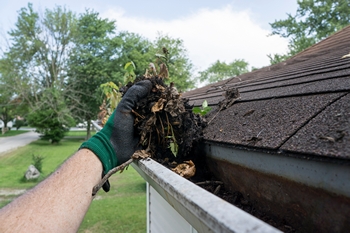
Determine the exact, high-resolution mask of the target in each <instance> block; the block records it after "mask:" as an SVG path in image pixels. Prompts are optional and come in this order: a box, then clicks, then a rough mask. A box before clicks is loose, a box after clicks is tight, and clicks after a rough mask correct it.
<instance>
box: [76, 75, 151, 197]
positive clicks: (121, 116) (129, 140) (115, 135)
mask: <svg viewBox="0 0 350 233" xmlns="http://www.w3.org/2000/svg"><path fill="white" fill-rule="evenodd" d="M151 89H152V83H151V82H150V81H148V80H143V81H140V82H138V83H136V84H134V85H133V86H132V87H130V89H129V90H128V91H127V92H126V94H125V95H124V96H123V98H122V100H121V101H120V103H119V104H118V106H117V108H116V110H115V111H114V112H113V114H112V115H111V116H110V117H109V119H108V121H107V123H106V124H105V125H104V127H103V128H102V130H101V131H99V132H98V133H96V134H95V135H94V136H92V137H91V138H90V139H89V140H87V141H86V142H84V143H83V144H82V145H81V146H80V149H81V148H87V149H89V150H91V151H92V152H94V154H96V156H97V157H98V158H99V159H100V161H101V162H102V165H103V174H102V175H103V176H104V175H106V174H107V173H108V171H109V170H111V169H113V168H114V167H116V166H118V165H120V164H122V163H124V162H126V161H127V160H129V159H130V157H131V156H132V154H133V153H134V152H135V150H136V147H137V144H138V141H139V137H138V136H137V135H135V134H134V118H135V117H134V115H133V113H132V112H131V110H132V109H133V108H134V107H135V105H136V103H137V102H138V101H139V100H140V99H142V98H144V97H146V96H147V94H148V93H149V92H150V91H151ZM103 189H104V190H105V191H106V192H108V191H109V182H108V181H107V182H106V183H105V184H104V186H103Z"/></svg>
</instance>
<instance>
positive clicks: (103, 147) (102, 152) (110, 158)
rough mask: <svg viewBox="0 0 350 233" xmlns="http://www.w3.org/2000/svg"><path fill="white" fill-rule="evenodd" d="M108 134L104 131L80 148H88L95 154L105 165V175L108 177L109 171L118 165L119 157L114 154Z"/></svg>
mask: <svg viewBox="0 0 350 233" xmlns="http://www.w3.org/2000/svg"><path fill="white" fill-rule="evenodd" d="M105 131H107V132H105ZM106 133H107V134H108V133H109V130H104V129H102V130H101V131H100V132H98V133H96V134H95V135H94V136H92V137H91V138H90V139H89V140H87V141H86V142H84V143H83V144H82V145H81V146H80V148H79V149H82V148H86V149H89V150H91V151H92V152H94V154H95V155H96V156H97V157H98V158H99V159H100V161H101V163H102V165H103V174H104V175H106V174H107V173H108V171H109V170H111V169H113V168H114V167H116V166H117V164H118V160H117V156H116V154H115V152H114V149H113V146H112V144H111V143H110V141H109V140H110V136H108V135H107V134H106Z"/></svg>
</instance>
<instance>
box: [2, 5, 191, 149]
mask: <svg viewBox="0 0 350 233" xmlns="http://www.w3.org/2000/svg"><path fill="white" fill-rule="evenodd" d="M8 34H9V43H8V48H6V49H4V48H1V51H3V52H2V54H1V58H0V84H1V88H0V89H3V90H6V91H1V90H0V91H1V92H2V93H1V96H0V99H1V104H2V105H6V106H8V105H9V101H15V103H16V106H26V108H27V109H28V111H29V113H28V115H29V119H30V123H31V124H32V125H33V126H34V125H35V126H36V127H37V128H38V130H40V131H41V132H43V133H44V134H45V135H46V136H47V138H49V139H51V140H52V141H53V142H57V140H59V139H58V138H59V137H61V136H62V134H61V133H62V132H63V131H62V130H63V128H65V127H64V126H67V127H68V126H71V125H72V124H73V123H74V122H73V121H72V117H71V116H74V118H75V119H79V120H87V121H90V120H91V119H95V118H96V117H97V113H98V111H99V105H100V104H101V103H102V101H101V100H102V99H101V98H102V93H100V92H99V88H98V87H99V86H100V85H101V84H103V83H106V82H109V81H113V82H114V83H117V84H119V83H123V81H124V75H125V69H124V67H125V65H126V64H127V63H129V62H131V61H132V62H133V64H134V65H135V67H133V68H134V69H133V71H134V73H135V74H144V72H145V70H146V69H147V68H148V66H149V64H150V62H154V61H155V59H156V57H155V54H156V53H157V52H159V51H161V49H162V48H163V47H166V48H167V49H168V50H169V52H170V53H169V59H168V66H169V73H170V80H169V82H170V81H172V82H174V83H175V85H176V86H177V87H178V89H180V90H182V91H184V90H187V89H189V88H192V87H194V81H193V80H192V79H191V69H192V64H191V62H190V61H189V59H188V57H187V52H186V49H185V48H184V45H183V41H182V40H181V39H173V38H171V37H169V36H164V35H159V36H158V38H157V39H156V40H155V41H154V42H151V41H149V40H147V39H145V38H143V37H142V36H140V35H138V34H134V33H129V32H127V31H123V32H118V33H117V32H116V26H115V22H114V21H111V20H108V19H102V18H101V17H100V16H99V14H98V13H97V12H94V11H92V10H86V11H85V12H84V13H83V14H80V15H79V17H77V16H76V15H75V14H74V13H73V12H71V11H69V10H67V9H66V8H64V7H61V6H56V7H55V8H53V9H52V10H50V9H45V10H44V12H37V11H35V10H34V8H33V5H32V4H31V3H29V4H28V5H27V6H26V7H23V8H21V9H20V10H19V11H18V18H17V22H16V24H15V27H14V28H13V29H11V30H10V31H9V32H8ZM50 98H51V99H50ZM26 108H22V109H26ZM7 109H8V108H7ZM18 109H19V108H18ZM18 109H17V110H18ZM17 110H16V111H17ZM16 114H17V113H16ZM26 114H27V113H23V112H21V113H20V114H19V115H21V116H24V115H26ZM89 125H90V124H89ZM54 126H55V127H56V128H57V132H56V134H55V135H51V134H50V133H49V132H53V131H54V130H53V128H52V127H54ZM88 136H89V131H88Z"/></svg>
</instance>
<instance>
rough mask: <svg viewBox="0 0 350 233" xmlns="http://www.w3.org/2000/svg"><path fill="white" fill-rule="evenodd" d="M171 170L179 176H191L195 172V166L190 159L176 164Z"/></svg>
mask: <svg viewBox="0 0 350 233" xmlns="http://www.w3.org/2000/svg"><path fill="white" fill-rule="evenodd" d="M171 170H172V171H174V172H175V173H177V174H179V175H180V176H183V177H184V178H191V177H192V176H194V175H195V174H196V166H195V165H194V163H193V162H192V160H190V161H184V163H181V164H179V165H177V166H176V167H175V168H173V169H171Z"/></svg>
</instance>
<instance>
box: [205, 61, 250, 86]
mask: <svg viewBox="0 0 350 233" xmlns="http://www.w3.org/2000/svg"><path fill="white" fill-rule="evenodd" d="M248 65H249V64H248V63H247V62H246V61H244V60H243V59H236V60H234V61H233V62H231V63H229V64H226V63H225V62H220V61H219V60H218V61H216V62H215V63H214V64H212V65H211V66H210V67H209V68H208V69H206V70H204V71H200V72H199V75H200V76H199V78H198V79H199V80H200V81H202V82H209V83H214V82H218V81H221V80H224V79H227V78H232V77H235V76H238V75H241V74H244V73H246V72H248Z"/></svg>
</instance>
